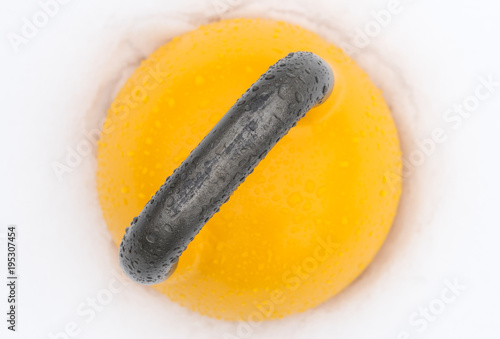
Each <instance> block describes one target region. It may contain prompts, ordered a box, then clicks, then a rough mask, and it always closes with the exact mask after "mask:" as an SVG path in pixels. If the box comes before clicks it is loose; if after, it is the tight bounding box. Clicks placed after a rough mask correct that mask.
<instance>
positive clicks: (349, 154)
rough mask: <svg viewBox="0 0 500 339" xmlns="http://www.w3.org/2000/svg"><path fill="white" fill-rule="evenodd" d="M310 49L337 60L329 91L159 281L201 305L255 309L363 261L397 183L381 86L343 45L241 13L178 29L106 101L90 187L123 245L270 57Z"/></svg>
mask: <svg viewBox="0 0 500 339" xmlns="http://www.w3.org/2000/svg"><path fill="white" fill-rule="evenodd" d="M295 51H310V52H314V53H316V54H318V55H319V56H321V57H322V58H323V59H324V60H326V61H327V62H328V63H329V64H330V66H331V67H332V69H333V71H334V74H335V86H334V90H333V93H332V95H331V96H330V98H329V99H328V100H327V101H326V102H325V103H324V104H322V105H320V106H318V107H316V108H313V109H312V110H311V111H310V112H309V113H307V115H306V116H305V118H303V119H302V120H301V121H300V122H299V123H298V124H297V126H296V127H295V128H292V130H291V131H290V132H289V133H288V134H287V135H286V136H285V137H284V138H283V139H282V140H281V141H280V142H279V143H278V144H277V145H276V146H275V147H274V148H273V149H272V150H271V152H270V153H269V154H268V156H267V157H266V158H265V159H264V160H263V161H262V162H261V163H260V164H259V165H258V166H257V168H256V169H255V171H254V173H253V174H251V175H250V176H249V177H248V178H247V179H246V181H245V182H244V183H243V184H242V185H241V186H240V187H239V188H238V189H237V191H236V192H235V193H234V194H233V196H232V197H231V199H230V200H229V202H227V203H226V204H225V205H223V206H222V208H221V210H220V212H219V213H217V214H216V215H215V216H214V217H213V218H212V219H211V220H210V221H209V222H208V223H207V224H206V225H205V227H204V228H203V229H202V231H201V232H200V233H199V234H198V236H196V238H195V239H194V241H193V242H192V243H191V244H190V245H189V246H188V248H187V250H186V251H185V252H184V253H183V254H182V256H181V257H180V260H179V266H178V267H177V270H176V272H175V273H174V274H173V275H172V277H171V278H170V279H168V280H167V281H166V282H164V283H161V284H158V285H155V286H154V288H155V289H157V290H158V291H159V292H161V293H162V294H165V295H167V296H169V297H170V299H172V300H174V301H175V302H178V303H179V304H181V305H183V306H186V307H188V308H190V309H192V310H195V311H197V312H199V313H202V314H205V315H208V316H212V317H217V318H224V319H232V320H235V319H244V320H264V319H271V318H278V317H283V316H286V315H288V314H292V313H296V312H301V311H304V310H307V309H309V308H311V307H314V306H316V305H318V304H319V303H321V302H324V301H325V300H327V299H329V298H330V297H332V296H334V295H335V294H337V293H339V292H340V291H341V290H342V289H344V288H345V287H346V286H347V285H348V284H349V283H351V282H352V281H353V280H354V279H355V278H356V277H357V276H358V275H359V274H360V273H361V272H362V271H363V270H364V269H365V268H366V266H367V265H368V264H369V263H370V262H371V260H372V259H373V257H374V256H375V254H376V253H377V251H378V250H379V248H380V246H381V245H382V243H383V241H384V239H385V238H386V235H387V233H388V232H389V229H390V227H391V224H392V222H393V218H394V216H395V213H396V210H397V206H398V201H399V196H400V192H401V181H400V172H401V153H400V149H399V142H398V136H397V130H396V128H395V125H394V122H393V120H392V117H391V113H390V111H389V109H388V107H387V105H386V103H385V101H384V99H383V97H382V93H381V91H380V90H379V89H377V88H376V87H375V85H374V84H373V83H372V82H371V80H370V78H369V77H368V76H367V74H366V73H365V72H364V71H363V70H361V69H360V68H359V66H357V65H356V63H355V62H353V61H352V60H351V59H350V58H349V57H348V56H347V55H346V54H344V53H343V52H342V51H341V50H340V49H338V48H337V47H335V46H334V45H332V44H331V43H329V42H327V41H325V40H323V39H322V38H320V37H319V36H317V35H316V34H314V33H312V32H309V31H307V30H305V29H303V28H301V27H298V26H295V25H291V24H288V23H284V22H276V21H271V20H261V19H236V20H227V21H221V22H217V23H214V24H210V25H206V26H202V27H200V28H198V29H197V30H194V31H192V32H189V33H186V34H184V35H182V36H180V37H178V38H175V39H173V40H172V41H170V42H168V43H167V44H165V45H164V46H162V47H160V48H159V49H158V50H157V51H155V52H154V53H153V54H152V55H150V56H149V57H148V58H147V59H146V60H145V61H143V62H142V63H141V65H140V66H139V67H138V68H137V69H136V71H135V72H134V73H133V74H132V76H131V77H130V78H129V79H128V81H127V83H126V84H125V85H124V86H123V88H122V89H121V91H120V93H119V94H118V96H117V97H116V99H115V100H114V102H113V104H112V106H111V108H110V110H109V112H108V117H107V119H106V122H105V124H104V127H103V132H102V135H101V140H100V142H99V146H98V170H97V189H98V193H99V201H100V204H101V206H102V211H103V215H104V218H105V220H106V222H107V225H108V227H109V230H110V232H111V234H112V236H113V240H114V242H115V244H116V245H117V246H118V245H119V243H120V241H121V239H122V236H123V234H124V232H125V228H126V227H127V226H129V224H130V222H131V220H132V219H133V218H134V217H135V216H136V215H138V214H139V212H140V211H141V210H142V208H143V207H144V205H145V204H146V203H147V201H148V200H149V198H150V197H151V196H152V195H153V194H154V193H155V192H156V190H157V189H158V188H159V187H160V186H161V184H162V183H163V182H164V180H165V178H167V176H169V175H170V174H171V173H172V171H173V170H174V169H175V168H176V167H178V166H179V164H180V163H181V162H182V161H183V159H185V158H186V157H187V155H188V154H189V152H190V151H191V150H192V149H193V148H194V147H196V145H197V144H198V143H199V142H200V141H201V139H202V138H203V137H204V136H205V135H206V134H207V133H208V132H209V131H210V130H211V128H212V127H213V126H214V125H215V123H216V122H217V121H218V120H219V119H220V118H221V117H222V116H223V115H224V114H225V113H226V112H227V110H228V109H229V108H230V107H231V106H232V105H233V104H234V103H235V102H236V99H238V98H239V97H240V96H241V95H242V94H243V93H244V92H245V90H246V89H247V88H248V87H250V85H251V84H252V83H253V82H255V81H256V80H257V79H258V77H259V76H260V75H261V74H262V73H264V72H265V71H266V70H267V68H268V67H269V66H270V65H272V64H274V63H275V62H276V61H277V60H278V59H280V58H282V57H284V56H286V55H287V54H288V53H289V52H295Z"/></svg>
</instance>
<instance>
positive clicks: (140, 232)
mask: <svg viewBox="0 0 500 339" xmlns="http://www.w3.org/2000/svg"><path fill="white" fill-rule="evenodd" d="M332 88H333V73H332V71H331V69H330V67H329V66H328V65H327V63H326V62H325V61H323V60H322V59H321V58H320V57H318V56H317V55H315V54H313V53H309V52H297V53H290V54H289V55H288V56H286V57H285V58H283V59H281V60H279V61H278V62H277V63H276V64H274V65H273V66H271V67H270V68H269V70H268V71H267V72H266V73H264V74H263V75H262V76H261V77H260V78H259V80H257V81H256V82H255V83H254V84H253V85H252V86H251V87H250V88H249V89H248V90H247V91H246V92H245V93H244V94H243V95H242V96H241V98H240V99H238V101H237V102H236V104H235V105H233V106H232V107H231V109H229V111H228V112H227V113H226V114H225V115H224V116H223V117H222V119H221V120H220V121H219V122H218V123H217V124H216V125H215V127H214V128H213V129H212V130H211V131H210V133H209V134H208V135H207V136H206V137H205V138H204V139H203V140H202V141H201V142H200V144H199V145H198V146H197V147H196V148H195V149H194V150H193V151H192V152H191V154H190V155H189V156H188V157H187V158H186V160H184V162H183V163H182V164H181V165H180V166H179V168H177V169H176V170H175V171H174V172H173V174H172V175H171V176H170V177H168V178H167V180H166V181H165V183H164V184H163V185H162V186H161V187H160V189H159V190H158V191H157V192H156V194H155V195H154V196H153V197H152V198H151V200H150V201H149V202H148V203H147V205H146V206H145V207H144V209H143V210H142V212H141V213H140V214H139V216H138V217H137V218H134V220H133V222H132V224H131V227H129V228H127V230H126V232H125V235H124V236H123V240H122V242H121V245H120V254H119V255H120V265H121V267H122V269H123V271H124V272H125V273H126V274H127V275H128V276H129V277H130V278H131V279H132V280H134V281H136V282H138V283H141V284H156V283H159V282H161V281H163V280H165V279H167V278H168V277H169V276H170V275H171V274H172V272H173V271H174V270H175V267H176V265H177V260H178V258H179V256H180V255H181V254H182V252H183V251H184V250H185V249H186V247H187V245H188V244H189V243H190V242H191V241H192V240H193V239H194V237H195V235H196V234H198V232H199V231H200V229H201V228H202V227H203V225H205V223H206V222H207V221H208V220H209V219H210V218H211V217H212V216H213V214H214V213H216V212H218V211H219V208H220V206H221V205H222V204H224V203H225V202H226V201H227V200H228V199H229V197H230V195H231V194H232V193H233V192H234V190H236V188H237V187H238V186H239V185H240V183H242V182H243V181H244V180H245V178H246V176H247V175H248V174H250V173H251V172H252V171H253V169H254V168H255V166H257V164H258V163H259V161H260V160H262V159H263V158H264V157H265V156H266V154H267V153H268V152H269V150H270V149H271V148H272V147H273V146H274V145H275V144H276V143H277V142H278V141H279V140H280V139H281V137H283V136H284V135H285V134H286V133H287V132H288V131H289V130H290V128H292V127H293V126H295V124H296V123H297V121H298V120H300V118H302V117H303V116H304V115H305V114H306V112H308V111H309V110H310V109H311V107H313V106H314V105H316V104H319V103H321V102H322V101H323V100H324V99H325V98H326V97H328V95H329V94H330V93H331V90H332Z"/></svg>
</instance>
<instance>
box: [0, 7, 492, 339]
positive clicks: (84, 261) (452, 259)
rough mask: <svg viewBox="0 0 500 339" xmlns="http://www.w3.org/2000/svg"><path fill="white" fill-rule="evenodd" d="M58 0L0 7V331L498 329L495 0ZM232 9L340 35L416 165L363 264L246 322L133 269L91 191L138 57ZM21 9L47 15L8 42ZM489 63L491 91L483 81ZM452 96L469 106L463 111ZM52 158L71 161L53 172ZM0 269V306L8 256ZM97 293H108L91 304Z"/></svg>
mask: <svg viewBox="0 0 500 339" xmlns="http://www.w3.org/2000/svg"><path fill="white" fill-rule="evenodd" d="M53 1H55V0H53ZM59 1H60V4H59V5H58V6H57V7H56V6H52V7H47V5H43V4H46V3H49V2H51V1H49V0H42V1H41V2H38V1H34V0H26V1H23V2H20V1H17V2H2V3H1V4H0V22H1V26H0V27H1V36H2V37H3V38H2V39H0V51H1V53H0V72H1V73H0V74H1V75H2V77H1V80H0V103H1V104H2V110H1V119H2V120H1V124H0V134H1V138H2V139H1V143H0V145H1V146H0V147H1V154H2V159H3V161H2V166H1V168H0V170H1V176H0V178H1V187H2V196H1V201H0V235H3V237H2V236H0V244H1V245H0V248H1V249H0V251H1V252H0V253H2V254H1V255H0V258H1V259H0V260H1V261H2V267H4V265H5V264H3V263H4V261H3V260H5V259H4V258H5V255H4V253H6V248H5V244H6V239H5V234H6V231H7V226H8V225H10V224H15V225H17V228H18V258H19V262H18V265H19V271H18V275H19V281H18V283H19V285H18V293H19V303H18V311H19V313H18V331H17V333H16V334H13V333H10V331H7V330H6V323H5V322H4V321H2V325H1V326H0V328H1V329H0V333H1V337H2V338H5V335H6V336H7V338H11V337H12V338H14V337H19V338H34V337H38V338H51V337H53V338H70V337H71V338H73V337H77V338H109V337H112V338H136V337H137V336H139V335H141V336H144V337H150V338H226V337H231V338H233V337H234V336H236V337H240V338H276V337H280V338H281V337H283V338H346V339H349V338H375V339H396V338H471V337H484V338H494V337H500V325H499V323H498V318H499V316H500V311H498V306H497V305H498V303H500V289H499V288H498V286H499V285H500V273H499V270H498V263H497V261H496V259H497V258H499V257H500V246H498V244H497V241H498V240H497V239H498V238H499V237H500V227H499V226H500V220H499V218H498V216H497V215H495V210H496V208H498V206H499V203H500V199H499V195H498V193H497V192H496V189H500V185H499V184H500V180H499V178H498V173H500V161H499V160H498V156H497V154H498V151H497V150H496V148H495V146H494V145H498V143H499V141H500V140H499V139H500V134H499V133H498V132H497V131H496V128H498V127H500V124H499V123H500V115H499V114H498V112H499V111H500V86H499V85H498V84H495V81H496V82H499V81H500V64H499V62H498V60H500V47H499V45H498V43H497V37H498V34H499V33H500V20H499V19H500V17H499V15H500V14H499V13H500V11H499V10H500V5H499V4H498V3H497V2H495V1H493V0H475V1H472V0H461V1H451V0H442V1H440V2H430V1H424V0H413V1H412V0H400V1H397V0H358V1H356V2H354V1H349V0H337V1H327V0H323V1H321V0H318V1H314V2H313V1H312V0H296V1H286V2H285V1H278V0H272V1H270V0H266V1H264V0H261V1H242V0H210V1H201V0H188V1H164V0H163V1H160V0H147V1H140V2H139V1H133V0H121V1H118V0H110V1H105V2H104V1H97V0H87V1H75V0H74V1H70V0H64V1H63V0H59ZM52 3H53V2H52ZM311 3H314V6H312V5H311ZM398 4H399V5H398ZM42 6H44V7H43V8H45V9H46V12H50V13H49V14H51V15H46V16H45V17H44V16H43V14H40V12H41V11H42V10H43V9H42ZM47 8H48V9H47ZM381 10H385V11H389V13H391V16H390V18H389V19H388V18H387V17H385V19H386V20H385V21H384V20H383V18H382V19H381V17H380V15H381V14H380V13H381V12H380V11H381ZM374 13H379V15H378V18H379V21H380V23H378V24H377V21H376V17H377V15H376V14H374ZM384 13H386V12H384ZM239 16H246V17H266V18H275V19H282V20H286V21H290V22H293V23H297V24H300V25H302V26H304V27H306V28H308V29H311V30H313V31H315V32H317V33H318V34H320V35H322V36H323V37H325V38H327V39H328V40H330V41H332V42H334V43H336V44H339V45H341V46H343V47H344V48H348V47H351V48H353V50H352V56H353V58H354V59H355V60H356V61H357V62H358V63H359V64H360V65H361V66H362V67H363V68H364V69H365V70H366V71H367V72H368V73H369V74H370V76H371V77H372V79H373V80H374V82H375V83H376V84H377V85H378V86H380V88H382V90H383V92H384V95H385V97H386V99H387V101H388V102H389V104H390V106H391V108H392V110H393V114H394V118H395V120H396V123H397V125H398V129H399V132H400V137H401V141H402V147H403V156H404V158H405V159H406V160H407V161H408V162H410V163H411V162H412V170H411V171H409V173H408V174H407V175H406V176H405V178H404V192H403V197H402V201H401V206H400V210H399V213H398V216H397V218H396V221H395V224H394V226H393V229H392V231H391V233H390V235H389V238H388V240H387V242H386V244H385V245H384V246H383V248H382V250H381V252H380V253H379V255H378V256H377V257H376V259H375V261H374V262H373V264H372V265H371V266H370V267H369V268H368V270H367V271H366V272H365V273H364V274H363V275H362V276H361V277H360V278H359V279H357V280H356V281H355V282H354V283H353V284H352V285H351V286H350V287H349V288H347V289H346V290H345V291H344V292H342V293H341V294H340V295H338V296H337V297H335V298H333V299H331V300H329V301H328V302H326V303H324V304H323V305H321V306H319V307H317V308H315V309H312V310H310V311H308V312H306V313H303V314H298V315H294V316H290V317H288V318H285V319H282V320H278V321H269V322H265V323H261V324H258V325H257V326H250V327H248V326H247V324H242V323H230V322H224V321H219V320H215V319H210V318H207V317H203V316H200V315H198V314H197V313H193V312H191V311H189V310H187V309H184V308H181V307H180V306H178V305H177V304H175V303H172V302H170V301H169V300H168V299H167V298H165V297H163V296H161V295H159V294H158V293H156V292H155V291H153V290H152V289H150V288H148V287H143V286H138V285H135V284H133V283H131V282H130V283H129V282H128V280H127V279H126V278H125V277H124V276H123V274H122V273H121V271H120V268H119V266H118V263H117V260H116V249H114V247H113V246H114V245H113V244H112V242H111V238H110V236H109V234H108V233H107V230H106V226H105V223H104V221H103V219H102V215H101V212H100V208H99V204H98V202H97V194H96V190H95V170H96V161H95V153H96V150H95V144H94V143H93V140H94V139H93V138H94V135H95V132H96V131H98V130H99V126H100V123H101V122H102V119H103V117H104V116H105V112H106V108H107V106H108V105H109V104H110V102H111V100H112V99H113V96H114V95H115V94H116V93H117V90H118V89H119V88H120V86H121V85H122V84H123V82H124V80H125V79H126V78H127V76H128V75H130V73H131V72H132V71H133V69H134V68H135V67H136V66H137V65H138V64H139V62H140V60H141V59H143V58H145V57H146V56H147V55H148V54H149V53H151V52H152V51H153V50H155V49H156V48H157V47H158V46H160V45H162V44H163V43H165V42H167V41H168V40H169V39H171V38H172V37H173V36H176V35H179V34H181V33H183V32H186V31H188V30H191V29H194V28H196V27H197V26H198V25H200V24H204V23H208V22H212V21H215V20H218V19H220V18H231V17H239ZM24 18H26V20H28V21H31V22H33V20H35V21H36V22H37V23H39V24H40V25H43V27H40V28H38V29H37V30H35V31H31V32H28V33H30V34H31V35H32V37H31V38H29V39H27V40H26V41H25V43H23V44H21V45H19V46H17V47H18V48H15V47H14V45H15V44H14V45H13V44H12V43H11V41H10V40H11V39H12V33H16V34H21V33H22V32H21V30H22V27H23V25H25V21H23V20H25V19H24ZM377 25H378V26H377ZM377 27H379V28H380V29H379V30H378V29H377ZM360 30H361V31H368V32H369V35H371V36H367V37H365V39H363V38H362V37H361V36H360V33H359V32H360ZM360 42H362V44H360ZM363 44H366V46H362V45H363ZM489 77H490V78H491V79H493V83H494V84H493V85H491V88H490V92H491V93H490V92H488V93H489V95H488V98H485V97H486V94H487V92H484V91H482V92H480V95H479V96H478V92H477V91H476V89H477V88H478V86H483V88H485V87H484V85H481V84H482V83H484V81H487V79H488V78H489ZM476 104H477V107H475V105H476ZM456 105H462V106H466V107H469V108H470V110H471V112H470V113H468V112H462V115H463V116H460V115H459V113H457V112H455V111H453V110H454V109H457V107H458V106H456ZM450 110H451V111H450ZM445 116H446V117H447V118H446V117H445ZM436 136H439V137H438V138H436ZM433 137H434V141H429V139H432V138H433ZM443 139H445V140H443ZM425 140H426V141H425ZM436 140H440V141H442V142H439V143H438V142H436ZM422 144H425V145H426V146H427V148H426V151H427V153H428V154H425V153H423V152H422V149H421V148H419V146H418V145H422ZM86 145H91V147H85V146H86ZM76 150H78V152H77V153H76V154H77V155H76V156H75V154H73V157H69V154H72V152H75V151H76ZM419 150H420V151H419ZM418 152H420V153H418ZM422 155H423V156H422ZM68 157H69V158H68ZM411 159H413V160H411ZM68 160H69V163H68ZM55 163H63V164H69V165H71V166H70V167H71V171H70V173H63V174H61V173H59V175H58V172H57V171H54V164H55ZM2 276H3V278H2V283H1V286H2V287H0V291H1V296H2V297H0V300H1V301H0V309H1V311H2V313H3V312H4V310H5V312H7V302H6V296H7V288H6V286H5V283H4V282H3V281H5V269H2ZM450 286H455V287H454V288H453V287H452V288H450ZM457 286H458V287H457ZM96 298H98V299H99V300H100V301H105V302H104V304H105V305H104V306H102V307H101V308H99V311H92V307H91V304H92V302H93V300H95V299H96ZM425 308H427V309H430V311H429V312H431V313H429V314H428V315H427V318H425V316H424V315H422V314H423V313H419V312H425ZM3 317H4V316H3ZM245 330H246V331H245Z"/></svg>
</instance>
